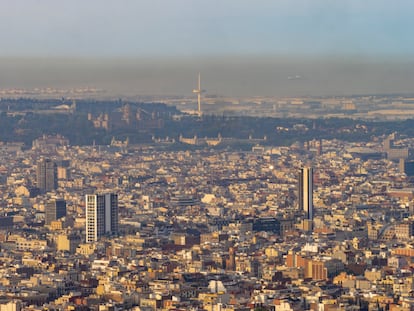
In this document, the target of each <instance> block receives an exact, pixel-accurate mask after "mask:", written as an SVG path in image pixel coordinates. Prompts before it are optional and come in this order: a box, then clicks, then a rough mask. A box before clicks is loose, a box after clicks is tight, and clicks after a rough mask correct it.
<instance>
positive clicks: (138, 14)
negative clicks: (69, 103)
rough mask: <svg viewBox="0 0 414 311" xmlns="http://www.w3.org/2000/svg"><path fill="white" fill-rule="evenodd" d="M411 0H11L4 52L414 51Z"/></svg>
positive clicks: (6, 7) (4, 10) (0, 34)
mask: <svg viewBox="0 0 414 311" xmlns="http://www.w3.org/2000/svg"><path fill="white" fill-rule="evenodd" d="M413 12H414V1H412V0H392V1H390V0H145V1H144V0H61V1H56V0H2V1H1V9H0V26H1V28H2V29H1V31H0V42H1V47H2V48H1V49H0V56H29V57H31V56H48V57H62V56H81V57H84V56H86V57H101V56H102V57H143V56H154V55H155V56H200V55H201V56H204V55H223V54H230V55H233V54H241V55H243V54H255V55H256V54H274V53H276V54H292V53H293V54H309V53H310V54H368V55H371V54H373V55H389V54H413V53H414V40H412V30H413V29H414V19H413V18H412V13H413Z"/></svg>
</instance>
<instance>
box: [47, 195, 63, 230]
mask: <svg viewBox="0 0 414 311" xmlns="http://www.w3.org/2000/svg"><path fill="white" fill-rule="evenodd" d="M65 216H66V201H65V200H50V201H49V202H47V203H46V205H45V224H46V225H50V223H51V222H52V221H54V220H58V219H59V218H62V217H65Z"/></svg>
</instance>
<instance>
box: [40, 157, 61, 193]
mask: <svg viewBox="0 0 414 311" xmlns="http://www.w3.org/2000/svg"><path fill="white" fill-rule="evenodd" d="M36 182H37V187H38V188H39V189H40V191H41V192H42V193H45V192H48V191H53V190H55V189H56V188H57V166H56V163H55V162H53V161H52V160H50V159H41V160H40V161H38V162H37V168H36Z"/></svg>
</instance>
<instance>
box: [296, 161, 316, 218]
mask: <svg viewBox="0 0 414 311" xmlns="http://www.w3.org/2000/svg"><path fill="white" fill-rule="evenodd" d="M299 209H301V210H303V211H304V212H305V220H310V221H312V220H313V169H312V168H310V167H304V168H302V169H301V170H300V176H299Z"/></svg>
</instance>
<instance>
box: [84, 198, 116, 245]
mask: <svg viewBox="0 0 414 311" xmlns="http://www.w3.org/2000/svg"><path fill="white" fill-rule="evenodd" d="M85 201H86V242H87V243H90V242H95V241H98V239H99V238H100V237H101V236H104V235H110V234H116V233H117V232H118V195H117V194H114V193H106V194H87V195H86V196H85Z"/></svg>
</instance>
